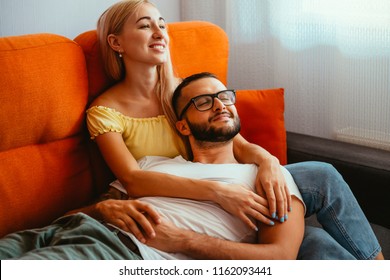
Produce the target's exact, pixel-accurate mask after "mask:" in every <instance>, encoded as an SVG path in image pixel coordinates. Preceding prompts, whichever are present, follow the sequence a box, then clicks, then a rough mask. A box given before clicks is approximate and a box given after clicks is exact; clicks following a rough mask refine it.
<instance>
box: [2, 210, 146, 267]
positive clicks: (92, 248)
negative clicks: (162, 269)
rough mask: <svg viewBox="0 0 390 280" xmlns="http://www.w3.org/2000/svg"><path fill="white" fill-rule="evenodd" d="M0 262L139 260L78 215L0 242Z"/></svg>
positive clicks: (106, 232) (96, 224)
mask: <svg viewBox="0 0 390 280" xmlns="http://www.w3.org/2000/svg"><path fill="white" fill-rule="evenodd" d="M0 259H1V260H4V259H20V260H139V259H140V257H139V256H137V255H136V254H134V253H133V252H131V251H130V250H128V249H127V248H126V247H125V246H124V245H123V244H122V242H121V241H120V240H119V239H118V238H117V237H116V236H115V233H113V232H111V231H109V230H108V229H107V228H106V227H105V226H103V225H102V224H101V223H99V222H98V221H96V220H94V219H92V218H91V217H89V216H87V215H85V214H82V213H78V214H75V215H69V216H64V217H62V218H59V219H58V220H56V221H55V222H53V223H52V224H51V225H49V226H47V227H44V228H39V229H31V230H25V231H20V232H16V233H11V234H9V235H7V236H5V237H4V238H2V239H0Z"/></svg>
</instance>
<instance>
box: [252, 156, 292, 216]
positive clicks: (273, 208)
mask: <svg viewBox="0 0 390 280" xmlns="http://www.w3.org/2000/svg"><path fill="white" fill-rule="evenodd" d="M256 191H257V193H258V194H259V195H261V196H264V197H266V198H267V201H268V205H269V211H270V213H271V216H272V218H277V219H278V220H279V221H281V222H284V221H285V220H286V219H287V212H288V211H291V194H290V191H289V189H288V187H287V184H286V181H285V179H284V176H283V173H282V170H281V168H280V164H279V160H278V159H277V158H276V157H274V156H272V157H270V158H269V160H265V161H263V163H262V165H261V166H260V167H259V170H258V173H257V177H256Z"/></svg>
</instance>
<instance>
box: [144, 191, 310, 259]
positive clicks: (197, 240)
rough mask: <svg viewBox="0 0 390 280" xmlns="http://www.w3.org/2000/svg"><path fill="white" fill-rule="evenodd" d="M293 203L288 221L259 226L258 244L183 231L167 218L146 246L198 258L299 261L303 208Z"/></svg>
mask: <svg viewBox="0 0 390 280" xmlns="http://www.w3.org/2000/svg"><path fill="white" fill-rule="evenodd" d="M292 204H293V206H294V212H292V213H291V215H290V216H289V218H288V221H286V222H284V223H278V224H277V225H275V226H273V227H270V226H267V225H263V224H262V225H259V227H260V230H259V234H258V239H259V240H258V244H248V243H239V242H232V241H228V240H223V239H219V238H215V237H211V236H208V235H205V234H200V233H196V232H194V231H191V230H185V229H180V228H178V227H176V226H175V225H173V224H172V223H171V222H168V221H167V220H165V219H162V221H161V223H160V224H159V225H156V226H155V230H156V238H153V239H148V241H147V243H146V244H147V245H149V246H152V247H155V248H157V249H159V250H162V251H165V252H169V253H183V254H185V255H187V256H189V257H191V258H195V259H221V260H223V259H257V260H272V259H277V260H282V259H296V258H297V256H298V251H299V247H300V246H301V243H302V240H303V233H304V208H303V205H302V203H301V202H300V201H299V200H298V199H296V198H295V197H293V199H292ZM286 236H287V237H288V238H286Z"/></svg>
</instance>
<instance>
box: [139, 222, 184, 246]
mask: <svg viewBox="0 0 390 280" xmlns="http://www.w3.org/2000/svg"><path fill="white" fill-rule="evenodd" d="M150 222H151V223H152V224H153V226H154V230H155V233H156V235H155V237H153V238H148V239H147V241H146V245H148V246H151V247H154V248H156V249H158V250H161V251H164V252H167V253H178V252H180V251H181V245H182V244H183V239H184V238H188V237H189V236H190V235H189V234H190V233H191V231H188V230H184V229H180V228H178V227H177V226H175V225H174V224H173V223H172V222H170V221H168V220H167V219H166V218H161V222H160V223H159V224H155V223H154V222H153V221H151V220H150ZM187 233H188V234H187Z"/></svg>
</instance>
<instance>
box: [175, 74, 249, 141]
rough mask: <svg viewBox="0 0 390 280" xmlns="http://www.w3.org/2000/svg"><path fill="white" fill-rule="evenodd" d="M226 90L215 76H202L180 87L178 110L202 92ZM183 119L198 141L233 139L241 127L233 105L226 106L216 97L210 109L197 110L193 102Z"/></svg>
mask: <svg viewBox="0 0 390 280" xmlns="http://www.w3.org/2000/svg"><path fill="white" fill-rule="evenodd" d="M223 90H226V87H225V86H224V84H223V83H222V82H220V81H219V80H217V79H215V78H202V79H199V80H197V81H194V82H192V83H190V84H189V85H188V86H186V87H184V88H183V89H182V96H181V98H180V102H179V110H178V111H179V112H181V110H182V109H183V108H184V106H185V105H186V104H187V103H188V102H189V101H190V100H191V98H194V97H197V96H199V95H202V94H214V93H217V92H220V91H223ZM184 119H185V121H186V122H187V124H188V127H189V129H190V130H191V134H192V136H193V137H194V138H195V139H196V140H198V141H206V142H226V141H229V140H231V139H233V137H234V136H236V135H237V134H238V133H239V131H240V128H241V124H240V119H239V117H238V114H237V110H236V107H235V106H234V105H230V106H226V105H224V104H223V103H222V102H221V100H219V99H218V98H214V104H213V106H212V108H211V109H210V110H207V111H203V112H201V111H199V110H197V109H196V107H195V105H194V104H191V106H190V107H189V108H188V109H187V111H186V113H185V114H184Z"/></svg>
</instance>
